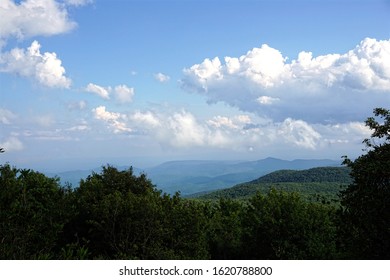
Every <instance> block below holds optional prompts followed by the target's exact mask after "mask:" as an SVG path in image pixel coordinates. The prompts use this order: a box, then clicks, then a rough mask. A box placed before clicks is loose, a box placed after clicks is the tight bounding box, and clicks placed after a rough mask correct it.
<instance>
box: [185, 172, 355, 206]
mask: <svg viewBox="0 0 390 280" xmlns="http://www.w3.org/2000/svg"><path fill="white" fill-rule="evenodd" d="M349 172H350V170H349V168H347V167H317V168H311V169H306V170H278V171H275V172H272V173H269V174H267V175H264V176H262V177H260V178H258V179H255V180H252V181H249V182H246V183H242V184H238V185H236V186H234V187H232V188H228V189H224V190H218V191H214V192H211V193H207V194H204V193H203V194H198V195H196V194H195V195H193V196H191V197H197V198H199V199H219V198H231V199H246V198H249V197H251V196H253V195H255V194H256V193H257V192H260V193H264V194H265V193H268V192H269V191H270V189H271V188H274V189H276V190H283V191H288V192H299V193H300V194H302V195H303V196H304V197H305V198H307V199H308V200H318V199H320V200H323V199H325V200H328V201H332V200H333V201H336V200H338V193H339V191H340V190H341V188H342V187H343V186H346V185H348V184H350V183H351V182H352V179H351V177H350V175H349Z"/></svg>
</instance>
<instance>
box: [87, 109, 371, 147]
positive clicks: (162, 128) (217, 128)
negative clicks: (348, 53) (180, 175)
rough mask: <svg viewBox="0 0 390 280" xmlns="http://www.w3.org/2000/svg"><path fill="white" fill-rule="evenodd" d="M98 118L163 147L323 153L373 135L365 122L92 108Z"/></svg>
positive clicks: (110, 126) (114, 128)
mask: <svg viewBox="0 0 390 280" xmlns="http://www.w3.org/2000/svg"><path fill="white" fill-rule="evenodd" d="M93 113H94V116H95V119H97V120H100V121H102V122H103V123H105V124H106V125H107V129H109V130H110V131H112V132H114V133H116V134H130V135H132V137H143V138H148V139H152V140H153V141H158V143H159V144H160V145H161V146H162V147H171V148H184V149H185V148H194V147H205V148H217V149H229V150H235V151H251V152H254V151H261V150H264V149H265V148H269V147H273V148H275V147H282V146H283V147H284V148H286V149H288V148H294V149H298V150H309V151H310V150H318V149H324V148H327V147H330V146H332V145H333V146H334V145H351V144H360V143H361V141H362V139H363V138H365V137H367V136H368V135H369V134H370V131H369V130H368V129H367V128H366V127H365V126H364V123H359V122H350V123H344V124H332V125H331V124H327V125H324V124H309V123H308V122H305V121H303V120H296V119H292V118H286V119H285V120H283V121H281V122H275V121H272V120H270V119H262V118H259V117H258V116H256V115H252V116H251V115H249V114H242V115H235V116H231V117H227V116H219V115H217V116H214V117H212V118H210V119H207V120H203V121H201V120H199V119H197V118H196V117H195V116H194V115H193V114H192V113H190V112H188V111H186V110H180V111H176V112H170V113H167V112H165V113H163V112H155V111H143V112H142V111H136V112H133V113H128V114H123V113H117V112H110V111H107V110H106V107H104V106H100V107H97V108H95V109H93Z"/></svg>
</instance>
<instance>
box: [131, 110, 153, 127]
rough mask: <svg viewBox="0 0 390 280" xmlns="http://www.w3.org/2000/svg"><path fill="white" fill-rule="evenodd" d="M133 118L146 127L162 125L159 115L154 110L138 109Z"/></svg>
mask: <svg viewBox="0 0 390 280" xmlns="http://www.w3.org/2000/svg"><path fill="white" fill-rule="evenodd" d="M130 118H131V120H133V121H134V122H135V123H137V124H138V125H140V126H144V127H145V128H153V127H158V126H160V125H161V123H160V120H159V119H158V117H157V116H156V115H155V114H153V113H152V112H150V111H148V112H144V113H143V112H140V111H137V112H135V113H134V114H132V115H131V116H130Z"/></svg>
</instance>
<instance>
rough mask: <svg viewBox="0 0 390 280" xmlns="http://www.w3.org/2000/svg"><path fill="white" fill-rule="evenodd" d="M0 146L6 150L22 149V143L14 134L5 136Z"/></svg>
mask: <svg viewBox="0 0 390 280" xmlns="http://www.w3.org/2000/svg"><path fill="white" fill-rule="evenodd" d="M0 147H1V148H3V149H4V150H5V151H6V152H13V151H20V150H23V149H24V145H23V143H22V142H21V141H20V140H19V139H18V138H17V137H14V136H11V137H9V138H7V139H6V140H5V141H4V142H2V143H0Z"/></svg>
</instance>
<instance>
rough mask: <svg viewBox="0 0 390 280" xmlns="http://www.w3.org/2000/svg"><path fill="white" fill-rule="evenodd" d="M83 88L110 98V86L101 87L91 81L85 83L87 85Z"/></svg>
mask: <svg viewBox="0 0 390 280" xmlns="http://www.w3.org/2000/svg"><path fill="white" fill-rule="evenodd" d="M85 90H86V91H87V92H90V93H94V94H96V95H98V96H100V97H101V98H103V99H110V91H111V87H107V88H105V87H102V86H98V85H95V84H93V83H89V84H88V85H87V87H86V88H85Z"/></svg>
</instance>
